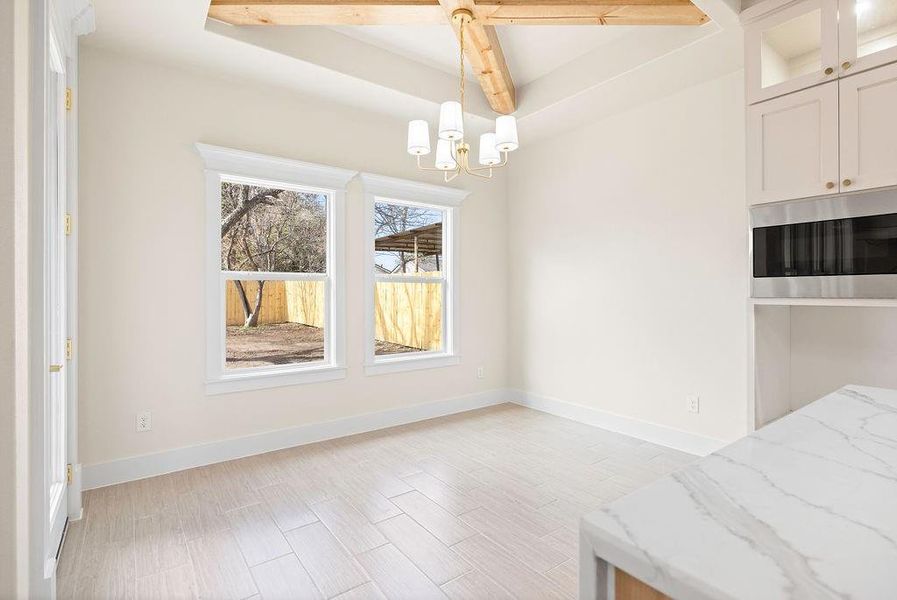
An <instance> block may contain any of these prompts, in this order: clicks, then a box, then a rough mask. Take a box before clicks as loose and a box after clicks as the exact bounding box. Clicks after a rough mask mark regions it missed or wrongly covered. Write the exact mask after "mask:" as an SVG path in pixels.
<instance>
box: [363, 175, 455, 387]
mask: <svg viewBox="0 0 897 600" xmlns="http://www.w3.org/2000/svg"><path fill="white" fill-rule="evenodd" d="M360 178H361V181H362V185H363V186H364V332H365V341H364V344H365V360H364V373H365V375H381V374H385V373H397V372H402V371H414V370H419V369H432V368H438V367H447V366H451V365H457V364H459V363H460V362H461V354H460V327H459V321H460V319H459V318H458V309H459V306H460V302H459V299H460V295H459V287H460V286H459V285H458V282H459V273H460V270H459V266H458V263H459V254H460V252H459V249H460V244H459V232H460V230H461V227H460V222H461V204H462V202H463V201H464V199H465V198H467V196H468V195H470V192H468V191H466V190H459V189H455V188H450V187H444V186H437V185H431V184H426V183H419V182H416V181H409V180H406V179H396V178H393V177H384V176H382V175H373V174H371V173H361V175H360ZM377 201H383V202H392V203H395V204H407V205H413V206H417V207H421V208H433V209H438V210H441V211H443V214H444V215H445V219H444V221H443V231H444V232H447V233H443V235H444V236H445V237H444V244H445V248H443V264H444V265H445V268H444V273H445V274H444V276H443V277H442V281H443V288H442V289H443V294H444V296H443V303H442V328H443V334H444V336H443V350H441V351H438V352H436V351H428V352H415V353H414V354H413V355H402V354H398V355H391V356H382V357H378V356H376V354H375V342H374V334H375V323H374V285H375V282H376V279H377V278H376V277H375V275H374V263H375V253H374V239H375V237H376V231H375V228H374V204H375V203H376V202H377ZM403 278H404V279H403V280H404V281H415V280H420V281H424V282H425V281H431V282H432V281H433V278H432V277H426V276H420V277H415V276H413V275H412V276H408V275H405V276H403Z"/></svg>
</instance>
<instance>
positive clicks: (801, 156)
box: [747, 81, 839, 204]
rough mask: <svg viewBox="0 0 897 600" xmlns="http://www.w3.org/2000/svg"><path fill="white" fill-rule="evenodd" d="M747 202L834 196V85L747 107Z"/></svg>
mask: <svg viewBox="0 0 897 600" xmlns="http://www.w3.org/2000/svg"><path fill="white" fill-rule="evenodd" d="M747 143H748V147H747V179H748V202H749V203H750V204H760V203H764V202H777V201H779V200H792V199H796V198H808V197H811V196H820V195H824V194H834V193H837V192H838V191H839V188H838V82H837V81H832V82H829V83H826V84H824V85H820V86H816V87H812V88H810V89H808V90H803V91H801V92H795V93H793V94H788V95H787V96H782V97H781V98H775V99H773V100H767V101H766V102H761V103H760V104H754V105H753V106H749V107H748V127H747Z"/></svg>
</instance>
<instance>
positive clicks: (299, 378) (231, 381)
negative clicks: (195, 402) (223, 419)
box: [206, 365, 346, 396]
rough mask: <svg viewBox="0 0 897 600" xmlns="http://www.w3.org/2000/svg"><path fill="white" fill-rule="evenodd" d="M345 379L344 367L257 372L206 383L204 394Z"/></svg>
mask: <svg viewBox="0 0 897 600" xmlns="http://www.w3.org/2000/svg"><path fill="white" fill-rule="evenodd" d="M345 378H346V367H340V366H329V365H325V366H316V367H308V368H304V369H303V368H299V369H289V370H279V371H259V372H255V373H240V374H237V375H225V376H223V377H221V379H216V380H212V381H206V394H208V395H210V396H214V395H218V394H230V393H232V392H247V391H251V390H263V389H267V388H276V387H284V386H288V385H300V384H303V383H319V382H323V381H336V380H338V379H345Z"/></svg>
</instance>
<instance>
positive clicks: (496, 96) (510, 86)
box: [439, 0, 517, 115]
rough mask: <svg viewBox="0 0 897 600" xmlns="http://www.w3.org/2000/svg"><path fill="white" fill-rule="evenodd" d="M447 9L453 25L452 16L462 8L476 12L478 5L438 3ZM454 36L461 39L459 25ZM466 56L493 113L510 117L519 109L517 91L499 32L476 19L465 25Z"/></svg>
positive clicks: (462, 0)
mask: <svg viewBox="0 0 897 600" xmlns="http://www.w3.org/2000/svg"><path fill="white" fill-rule="evenodd" d="M439 3H440V4H441V5H442V8H443V9H444V10H445V14H446V17H447V18H448V19H449V21H450V22H452V13H454V12H455V11H456V10H458V9H459V8H463V9H467V10H470V11H471V12H473V11H474V10H475V9H476V5H475V4H474V3H473V0H439ZM452 29H454V30H455V35H456V36H458V37H459V39H460V37H461V29H460V26H459V24H458V23H456V22H452ZM464 46H465V52H464V57H465V58H466V59H467V62H469V63H470V66H471V67H472V68H473V71H474V73H476V76H477V79H478V80H479V82H480V87H482V88H483V93H484V94H485V95H486V100H487V101H488V102H489V106H491V107H492V110H494V111H495V112H497V113H498V114H500V115H508V114H511V113H512V112H514V111H515V110H517V90H516V89H515V88H514V80H513V79H511V72H510V71H509V70H508V64H507V63H506V62H505V54H504V52H502V49H501V43H500V42H499V41H498V33H497V32H496V31H495V27H493V26H492V25H486V24H485V23H483V22H482V21H481V20H479V19H476V18H474V20H473V21H471V22H469V23H467V25H465V26H464Z"/></svg>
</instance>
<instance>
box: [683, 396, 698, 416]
mask: <svg viewBox="0 0 897 600" xmlns="http://www.w3.org/2000/svg"><path fill="white" fill-rule="evenodd" d="M685 400H686V402H687V403H688V412H690V413H699V412H701V397H700V396H698V395H697V394H692V395H690V396H688V397H687V398H686V399H685Z"/></svg>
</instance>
